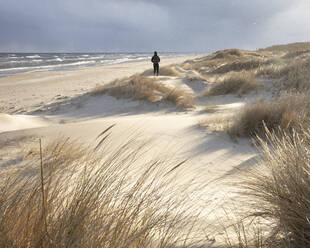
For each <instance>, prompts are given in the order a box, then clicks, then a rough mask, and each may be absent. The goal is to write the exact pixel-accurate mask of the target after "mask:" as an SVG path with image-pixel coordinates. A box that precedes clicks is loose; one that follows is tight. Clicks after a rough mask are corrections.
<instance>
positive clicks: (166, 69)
mask: <svg viewBox="0 0 310 248" xmlns="http://www.w3.org/2000/svg"><path fill="white" fill-rule="evenodd" d="M152 75H154V71H153V70H152V69H149V70H146V71H145V72H143V73H141V76H152ZM158 75H159V76H168V77H182V73H181V72H179V71H178V70H177V69H176V67H175V66H172V65H171V66H163V67H161V66H160V67H159V73H158Z"/></svg>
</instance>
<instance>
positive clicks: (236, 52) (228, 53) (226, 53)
mask: <svg viewBox="0 0 310 248" xmlns="http://www.w3.org/2000/svg"><path fill="white" fill-rule="evenodd" d="M242 55H243V53H242V51H241V50H240V49H226V50H220V51H217V52H215V53H214V56H213V57H212V59H230V58H232V57H233V56H235V57H241V56H242Z"/></svg>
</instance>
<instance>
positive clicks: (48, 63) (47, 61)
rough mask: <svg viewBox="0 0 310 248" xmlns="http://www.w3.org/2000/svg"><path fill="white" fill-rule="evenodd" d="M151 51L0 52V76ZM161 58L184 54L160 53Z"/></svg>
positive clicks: (136, 57) (117, 60)
mask: <svg viewBox="0 0 310 248" xmlns="http://www.w3.org/2000/svg"><path fill="white" fill-rule="evenodd" d="M151 55H152V53H0V77H7V76H10V75H15V74H20V73H31V72H41V71H62V70H74V69H79V68H85V67H92V66H102V65H112V64H122V63H128V62H139V61H145V60H148V59H150V57H151ZM160 55H161V57H162V58H171V57H178V56H185V55H188V54H184V53H183V54H182V53H173V52H171V53H167V52H166V53H161V54H160Z"/></svg>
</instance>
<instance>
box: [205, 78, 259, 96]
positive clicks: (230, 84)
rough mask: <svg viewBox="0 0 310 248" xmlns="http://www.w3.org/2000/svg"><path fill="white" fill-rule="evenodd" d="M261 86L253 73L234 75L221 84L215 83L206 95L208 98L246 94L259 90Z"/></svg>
mask: <svg viewBox="0 0 310 248" xmlns="http://www.w3.org/2000/svg"><path fill="white" fill-rule="evenodd" d="M259 86H260V84H259V83H258V82H257V80H256V79H255V77H254V76H253V74H252V73H242V74H239V73H234V74H230V75H228V76H226V77H225V78H224V79H223V80H222V81H221V82H218V83H215V84H214V86H211V87H210V88H208V89H207V90H206V92H205V93H204V94H205V95H206V96H217V95H226V94H231V93H236V94H245V93H248V92H250V91H254V90H257V89H258V88H259Z"/></svg>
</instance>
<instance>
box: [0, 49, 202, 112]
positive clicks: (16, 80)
mask: <svg viewBox="0 0 310 248" xmlns="http://www.w3.org/2000/svg"><path fill="white" fill-rule="evenodd" d="M200 56H202V55H197V56H184V57H183V56H182V57H181V56H180V57H179V56H178V57H174V58H168V59H164V60H162V62H161V63H160V65H161V67H162V66H166V65H170V64H178V63H182V62H184V61H186V60H189V59H194V58H197V57H200ZM151 68H152V64H151V62H149V61H143V62H128V63H121V64H113V65H104V66H94V67H84V68H79V69H76V70H66V71H48V72H33V73H23V74H16V75H11V76H8V77H3V78H0V113H7V114H17V113H18V114H20V113H22V114H24V113H26V112H28V111H30V109H32V108H35V107H38V106H39V105H42V104H47V103H50V102H52V101H54V100H55V99H56V100H57V99H60V98H70V97H74V96H76V95H79V94H82V93H85V92H87V91H90V90H92V89H93V88H94V87H95V86H96V85H98V84H103V83H108V82H110V81H113V80H115V79H120V78H123V77H128V76H131V75H134V74H136V73H142V72H143V71H145V70H147V69H151Z"/></svg>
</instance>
